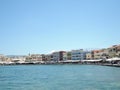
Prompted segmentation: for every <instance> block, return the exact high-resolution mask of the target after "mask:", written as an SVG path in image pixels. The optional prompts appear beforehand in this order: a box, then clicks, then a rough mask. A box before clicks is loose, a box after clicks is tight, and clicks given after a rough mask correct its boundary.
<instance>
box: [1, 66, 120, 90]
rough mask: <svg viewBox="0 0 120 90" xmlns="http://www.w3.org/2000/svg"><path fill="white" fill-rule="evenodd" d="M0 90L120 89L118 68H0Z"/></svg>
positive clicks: (119, 71) (119, 70)
mask: <svg viewBox="0 0 120 90" xmlns="http://www.w3.org/2000/svg"><path fill="white" fill-rule="evenodd" d="M0 90H120V68H116V67H107V66H97V65H18V66H17V65H16V66H15V65H13V66H0Z"/></svg>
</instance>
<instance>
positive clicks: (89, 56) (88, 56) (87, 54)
mask: <svg viewBox="0 0 120 90" xmlns="http://www.w3.org/2000/svg"><path fill="white" fill-rule="evenodd" d="M91 59H92V54H91V52H88V53H86V60H91Z"/></svg>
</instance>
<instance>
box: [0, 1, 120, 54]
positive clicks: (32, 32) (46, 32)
mask: <svg viewBox="0 0 120 90" xmlns="http://www.w3.org/2000/svg"><path fill="white" fill-rule="evenodd" d="M114 44H120V0H0V53H1V54H10V55H11V54H14V55H18V54H20V55H23V54H25V55H26V54H28V53H40V54H41V53H49V52H50V51H52V50H71V49H80V48H87V49H89V48H104V47H105V48H106V47H109V46H111V45H114Z"/></svg>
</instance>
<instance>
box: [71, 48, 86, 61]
mask: <svg viewBox="0 0 120 90" xmlns="http://www.w3.org/2000/svg"><path fill="white" fill-rule="evenodd" d="M86 53H88V51H83V49H79V50H72V51H71V59H72V60H84V59H86Z"/></svg>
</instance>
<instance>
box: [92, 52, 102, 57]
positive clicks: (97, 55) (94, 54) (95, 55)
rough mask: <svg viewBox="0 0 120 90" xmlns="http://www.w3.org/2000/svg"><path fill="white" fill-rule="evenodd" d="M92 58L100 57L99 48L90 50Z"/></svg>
mask: <svg viewBox="0 0 120 90" xmlns="http://www.w3.org/2000/svg"><path fill="white" fill-rule="evenodd" d="M91 54H92V59H100V58H101V55H102V53H101V50H92V52H91Z"/></svg>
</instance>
